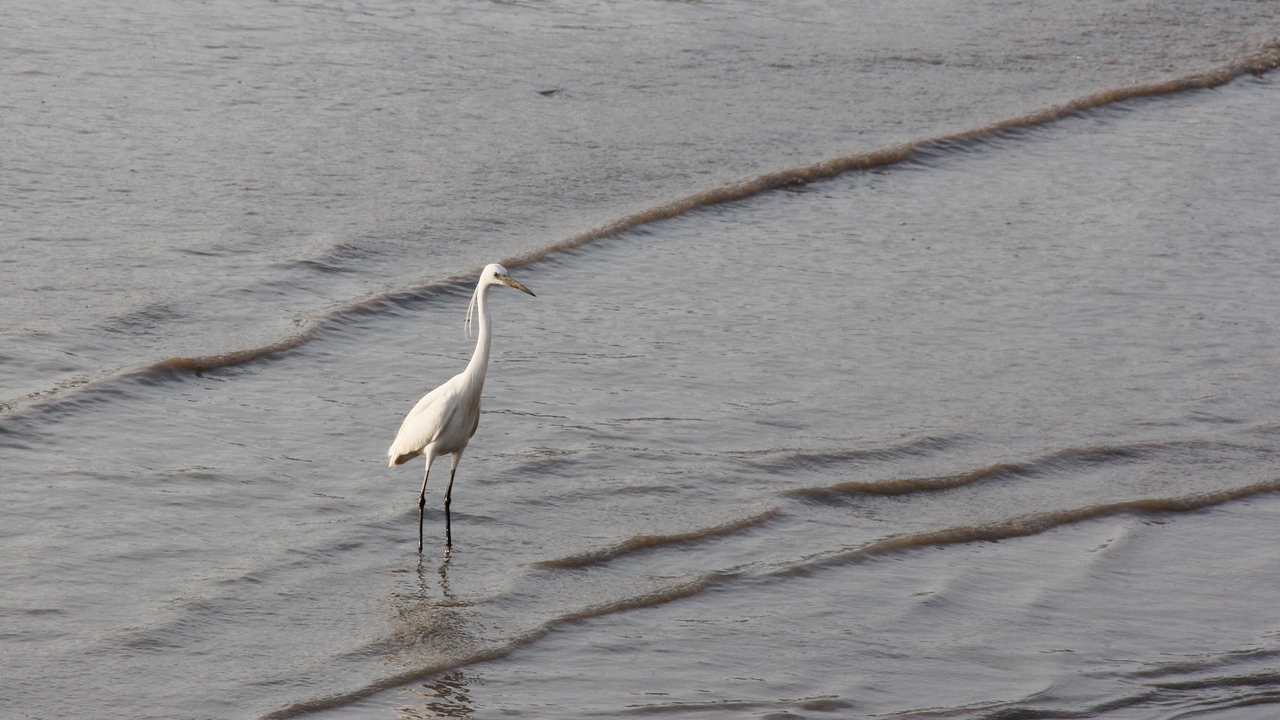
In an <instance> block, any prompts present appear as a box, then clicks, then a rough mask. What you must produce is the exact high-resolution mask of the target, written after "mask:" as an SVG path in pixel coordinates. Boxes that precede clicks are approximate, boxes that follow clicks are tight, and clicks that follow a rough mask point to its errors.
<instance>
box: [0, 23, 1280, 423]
mask: <svg viewBox="0 0 1280 720" xmlns="http://www.w3.org/2000/svg"><path fill="white" fill-rule="evenodd" d="M1277 67H1280V41H1273V42H1272V43H1271V44H1268V45H1266V46H1264V47H1263V48H1262V49H1261V50H1260V51H1258V52H1256V53H1254V54H1252V55H1248V56H1246V57H1244V58H1242V59H1241V60H1239V61H1237V62H1234V63H1230V64H1227V65H1223V66H1221V67H1218V68H1216V69H1214V70H1210V71H1208V72H1204V73H1199V74H1194V75H1188V76H1183V77H1178V78H1173V79H1170V80H1165V81H1162V82H1156V83H1148V84H1142V85H1131V86H1127V87H1121V88H1114V89H1110V90H1103V91H1100V92H1096V93H1093V94H1090V95H1086V96H1084V97H1081V98H1077V99H1075V100H1070V101H1068V102H1065V103H1062V104H1059V105H1054V106H1051V107H1048V108H1044V109H1042V110H1037V111H1035V112H1032V113H1029V114H1026V115H1022V116H1019V117H1015V118H1010V119H1007V120H1001V121H998V122H993V123H990V124H987V125H983V126H980V127H976V128H972V129H969V130H963V131H960V132H956V133H951V134H948V135H941V136H937V137H933V138H926V139H922V140H914V141H909V142H905V143H902V144H900V145H895V146H893V147H889V148H883V149H880V150H873V151H870V152H864V153H858V154H855V155H847V156H842V157H837V158H832V159H829V160H825V161H822V162H819V163H815V164H812V165H806V166H803V167H797V168H791V169H788V170H780V171H776V172H770V173H765V174H763V175H759V176H757V177H754V178H751V179H748V180H743V181H741V182H737V183H733V184H730V185H726V186H724V187H719V188H715V189H712V190H707V191H704V192H700V193H696V194H693V195H690V196H687V197H685V198H681V199H679V200H675V201H673V202H670V203H666V204H664V205H660V206H657V207H654V208H650V209H648V210H644V211H641V212H638V213H634V214H631V215H627V216H625V217H622V218H619V219H617V220H615V221H613V222H611V223H608V224H607V225H604V226H601V227H598V228H595V229H592V230H588V231H586V232H583V233H580V234H578V235H575V236H573V237H570V238H568V239H565V240H563V241H561V242H558V243H554V244H552V245H548V246H546V247H543V248H540V249H538V250H532V251H529V252H526V253H522V254H519V255H515V256H513V257H509V258H506V259H504V260H502V261H501V263H502V264H503V265H506V266H507V267H509V268H517V267H522V266H525V265H529V264H532V263H536V262H538V261H540V260H542V259H544V258H546V257H547V256H549V255H553V254H556V253H561V252H564V251H566V250H571V249H573V248H578V247H581V246H583V245H586V244H588V243H592V242H595V241H597V240H601V239H604V238H609V237H613V236H615V235H618V234H620V233H623V232H625V231H628V230H631V229H634V228H637V227H639V226H641V225H646V224H649V223H653V222H657V221H659V220H666V219H670V218H674V217H676V216H679V215H683V214H685V213H688V212H691V211H694V210H697V209H699V208H704V207H708V206H711V205H718V204H722V203H729V202H736V201H739V200H745V199H747V198H750V197H753V196H755V195H759V194H761V193H765V192H769V191H771V190H778V189H783V188H790V187H795V186H799V185H807V184H809V183H813V182H817V181H820V180H827V179H830V178H834V177H836V176H838V175H842V174H844V173H849V172H855V171H866V170H874V169H878V168H884V167H888V166H892V165H898V164H901V163H904V162H906V161H908V160H912V159H915V158H918V157H919V156H921V155H922V154H924V153H928V154H936V153H938V152H947V151H959V150H963V149H964V148H965V147H966V146H967V144H970V143H971V142H972V141H974V140H979V139H983V138H989V137H992V136H997V135H1000V134H1003V133H1009V132H1011V131H1016V130H1020V129H1026V128H1031V127H1036V126H1039V125H1045V124H1048V123H1052V122H1055V121H1058V120H1061V119H1064V118H1067V117H1070V116H1073V115H1076V114H1078V113H1081V112H1083V111H1086V110H1091V109H1094V108H1099V107H1102V106H1105V105H1110V104H1114V103H1118V102H1123V101H1125V100H1132V99H1136V98H1144V97H1152V96H1159V95H1170V94H1174V93H1181V92H1187V91H1191V90H1202V89H1208V88H1213V87H1218V86H1220V85H1224V84H1226V83H1228V82H1230V81H1232V80H1234V79H1236V78H1238V77H1241V76H1243V75H1246V74H1252V75H1255V76H1261V75H1263V74H1264V73H1267V72H1269V71H1271V70H1274V69H1276V68H1277ZM478 274H479V271H478V270H477V271H475V272H473V273H469V274H466V275H455V276H452V277H449V278H447V279H444V280H440V281H437V282H432V283H428V284H424V285H420V286H416V287H413V288H407V289H403V290H397V291H392V292H387V293H382V294H378V295H372V296H368V297H365V298H361V299H359V300H356V301H353V302H350V303H347V304H345V305H342V306H340V307H337V308H336V309H332V310H329V311H328V312H327V313H325V314H323V315H321V316H318V317H316V318H313V319H312V320H311V321H310V322H308V323H306V324H305V325H304V326H303V327H302V329H300V330H299V331H298V332H296V333H293V334H291V335H289V336H287V337H285V338H282V339H280V340H278V341H276V342H274V343H270V344H267V345H264V346H261V347H256V348H248V349H242V350H233V351H228V352H223V353H217V354H212V355H201V356H191V357H171V358H167V359H164V360H160V361H158V362H155V363H152V364H151V365H149V366H146V367H142V368H133V369H130V370H127V371H125V372H124V373H123V376H124V377H127V376H139V375H146V376H152V377H155V378H160V377H164V376H166V375H171V374H172V373H174V372H175V371H179V372H193V373H197V374H199V373H204V372H209V371H213V370H218V369H222V368H228V367H234V366H237V365H244V364H246V363H251V362H255V361H258V360H261V359H263V358H268V357H272V356H276V355H279V354H281V353H285V352H288V351H290V350H294V349H296V348H298V347H301V346H303V345H305V344H307V343H309V342H311V341H312V340H314V339H315V338H316V337H317V336H318V335H320V334H321V331H322V330H323V329H324V328H325V327H326V326H329V325H336V324H339V323H341V322H342V321H344V320H346V319H348V318H350V317H353V316H359V315H364V314H369V313H373V312H380V311H383V310H386V309H388V308H392V307H403V306H406V305H409V304H415V303H417V302H421V301H422V300H424V299H426V298H433V297H436V296H439V295H443V294H454V293H462V294H463V295H466V294H468V288H469V286H470V285H471V284H472V283H473V282H474V280H475V278H476V277H477V276H478ZM115 377H122V376H115ZM112 379H114V378H108V379H106V380H96V381H94V382H90V383H87V384H81V385H77V386H76V388H78V389H79V390H80V391H84V390H86V389H89V388H92V387H93V386H95V385H98V384H100V383H102V382H110V381H111V380H112ZM59 394H60V391H58V390H50V391H48V392H38V393H32V394H30V395H28V396H26V397H25V398H20V399H15V400H10V401H4V402H0V412H7V413H13V412H15V411H16V410H18V409H19V408H21V407H31V406H33V405H34V406H40V405H43V404H45V403H47V402H49V401H50V398H51V397H53V396H57V395H59Z"/></svg>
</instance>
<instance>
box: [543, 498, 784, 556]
mask: <svg viewBox="0 0 1280 720" xmlns="http://www.w3.org/2000/svg"><path fill="white" fill-rule="evenodd" d="M781 512H782V511H781V510H780V509H778V508H770V509H768V510H765V511H764V512H761V513H756V514H755V515H750V516H747V517H745V518H742V519H740V520H734V521H731V522H727V523H723V524H720V525H714V526H712V527H709V528H702V529H700V530H691V531H689V532H684V533H675V534H673V535H633V536H632V537H629V538H627V539H626V540H623V541H622V542H620V543H618V544H616V545H611V546H609V547H606V548H600V549H599V550H591V551H588V552H585V553H580V554H578V555H570V556H568V557H563V558H558V559H555V560H543V561H540V562H536V563H532V564H533V566H534V567H544V568H577V567H586V566H587V565H595V564H597V563H602V562H608V561H610V560H613V559H614V558H617V557H620V556H622V555H627V554H630V553H633V552H637V551H640V550H648V549H650V548H656V547H662V546H663V545H675V544H680V543H694V542H699V541H702V540H707V539H710V538H713V537H721V536H724V535H732V534H734V533H737V532H740V531H742V530H746V529H748V528H753V527H756V526H758V525H761V524H763V523H766V522H768V521H769V520H772V519H773V518H775V517H777V516H778V515H779V514H780V513H781Z"/></svg>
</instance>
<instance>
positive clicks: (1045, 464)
mask: <svg viewBox="0 0 1280 720" xmlns="http://www.w3.org/2000/svg"><path fill="white" fill-rule="evenodd" d="M1188 444H1190V445H1206V444H1209V443H1204V442H1200V441H1196V442H1193V443H1173V442H1164V443H1140V444H1134V445H1101V446H1094V447H1083V448H1067V449H1065V450H1059V451H1057V452H1053V453H1049V454H1047V455H1042V456H1040V457H1036V458H1032V459H1030V460H1024V461H1021V462H1002V463H995V464H993V465H987V466H985V467H980V468H978V469H976V470H970V471H967V472H962V473H955V474H951V475H939V476H936V477H917V478H898V479H893V480H877V481H871V482H860V481H852V482H842V483H836V484H835V485H825V486H821V487H807V488H799V489H796V490H789V491H787V493H786V495H788V496H790V497H795V498H800V499H804V500H810V501H814V502H820V503H828V504H836V503H839V502H842V501H843V500H845V499H846V498H848V497H851V496H859V495H883V496H894V495H909V494H912V493H918V492H938V491H941V490H950V489H952V488H958V487H964V486H966V485H972V484H974V483H978V482H983V481H993V480H1006V479H1012V478H1027V477H1036V476H1041V475H1046V474H1048V473H1051V472H1061V471H1070V470H1074V469H1078V468H1080V467H1082V466H1089V465H1104V464H1111V463H1117V462H1122V463H1123V462H1134V461H1137V460H1143V459H1147V458H1149V457H1150V456H1151V455H1153V454H1156V453H1160V452H1166V451H1171V450H1176V449H1181V448H1182V447H1186V446H1187V445H1188ZM1214 444H1215V445H1221V444H1222V443H1214ZM819 457H820V458H821V459H824V460H825V459H827V458H829V457H831V456H830V455H829V454H824V455H821V456H819ZM810 461H811V459H810V456H807V455H799V456H797V457H795V458H794V459H792V462H793V463H796V464H801V465H807V464H809V463H810Z"/></svg>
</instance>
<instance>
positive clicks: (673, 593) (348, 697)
mask: <svg viewBox="0 0 1280 720" xmlns="http://www.w3.org/2000/svg"><path fill="white" fill-rule="evenodd" d="M1273 492H1280V478H1277V479H1273V480H1268V481H1264V482H1259V483H1254V484H1252V485H1245V486H1242V487H1238V488H1233V489H1229V490H1221V491H1217V492H1210V493H1200V494H1194V495H1186V496H1182V497H1173V498H1141V499H1136V500H1126V501H1121V502H1115V503H1107V504H1102V505H1093V506H1088V507H1083V508H1076V509H1070V510H1060V511H1054V512H1047V513H1040V514H1036V515H1030V516H1027V517H1022V518H1014V519H1011V520H1007V521H1004V522H999V523H992V524H987V525H977V526H958V527H951V528H945V529H942V530H935V531H929V532H922V533H912V534H907V535H900V536H896V537H889V538H885V539H882V540H876V541H873V542H871V543H867V544H863V545H860V546H858V547H855V548H851V549H844V550H839V551H835V552H830V553H823V554H821V555H819V556H810V557H807V558H800V559H799V560H797V561H794V562H792V563H789V564H787V565H785V566H784V567H782V568H778V569H774V570H771V571H765V572H753V570H757V569H758V568H753V566H751V565H747V566H741V567H736V568H730V569H727V570H721V571H714V572H709V573H705V574H702V575H696V576H686V578H684V579H682V580H680V581H677V582H674V583H672V584H671V585H668V586H666V587H663V588H659V589H656V590H652V591H650V592H646V593H642V594H639V595H635V596H630V597H625V598H621V599H618V600H614V601H610V602H605V603H600V604H597V605H591V606H588V607H584V608H580V609H576V610H570V611H568V612H565V613H563V614H561V615H559V616H557V617H555V618H552V619H550V620H548V621H546V622H544V623H542V624H541V625H539V626H538V627H537V628H535V629H533V630H530V631H528V632H525V633H523V634H520V635H518V636H516V637H514V638H511V639H510V640H508V641H506V642H504V643H500V644H496V645H491V646H489V647H485V648H474V647H472V648H469V649H468V650H467V651H466V652H460V653H457V654H455V655H453V656H447V657H442V658H439V659H437V660H435V661H433V662H428V663H423V664H421V665H419V666H418V667H416V668H414V669H412V670H409V671H406V672H403V673H398V674H395V675H391V676H388V677H386V678H383V679H380V680H378V681H376V682H374V683H370V684H368V685H366V686H363V687H361V688H358V689H355V690H352V691H349V692H345V693H340V694H334V695H329V696H325V697H322V698H318V699H315V700H307V701H303V702H298V703H294V704H292V705H289V706H287V707H285V708H281V709H280V710H276V711H274V712H271V713H269V714H267V715H265V716H264V720H283V719H284V718H293V717H298V716H302V715H307V714H310V713H313V712H318V711H321V710H327V709H332V708H336V707H341V706H344V705H348V704H351V703H354V702H356V701H358V700H362V699H364V698H367V697H369V696H371V695H374V694H376V693H379V692H382V691H384V690H390V689H393V688H396V687H400V686H403V685H407V684H409V683H412V682H416V681H419V680H422V679H424V678H427V677H429V676H432V675H436V674H439V673H442V672H446V671H449V670H455V669H457V668H460V667H465V666H468V665H474V664H477V663H481V662H486V661H489V660H496V659H499V658H503V657H506V656H507V655H510V654H511V653H512V652H514V651H515V650H517V649H519V648H521V647H523V646H525V645H529V644H531V643H533V642H535V641H537V640H538V639H540V638H542V637H543V636H545V635H547V634H548V633H549V632H551V631H552V630H554V629H555V628H556V627H558V626H560V625H564V624H567V623H571V622H575V621H579V620H586V619H590V618H595V617H601V616H604V615H611V614H613V613H618V612H623V611H627V610H635V609H640V608H646V607H655V606H658V605H664V604H666V603H669V602H673V601H675V600H681V599H684V598H687V597H692V596H694V595H697V594H699V593H702V592H703V591H705V590H708V589H710V588H712V587H716V586H718V585H723V584H725V583H727V582H730V581H732V580H734V579H735V578H741V577H744V576H747V575H749V574H754V575H756V576H757V577H764V578H773V579H782V578H786V577H790V576H796V575H802V574H808V573H812V572H815V571H819V570H822V569H825V568H828V567H834V566H838V565H846V564H850V563H854V562H859V561H864V560H870V559H873V558H876V557H880V556H884V555H889V554H892V553H897V552H910V551H912V550H915V549H917V548H922V547H928V546H940V545H942V546H945V545H959V544H967V543H972V542H992V541H996V540H1004V539H1009V538H1016V537H1023V536H1028V535H1035V534H1039V533H1043V532H1046V531H1048V530H1052V529H1053V528H1056V527H1060V526H1063V525H1069V524H1074V523H1080V522H1085V521H1088V520H1094V519H1097V518H1101V517H1107V516H1111V515H1121V514H1167V513H1184V512H1194V511H1197V510H1203V509H1205V508H1209V507H1213V506H1217V505H1222V504H1225V503H1229V502H1233V501H1236V500H1242V499H1245V498H1248V497H1252V496H1255V495H1261V494H1264V493H1273ZM777 514H778V511H776V510H773V511H766V512H764V513H759V514H757V515H753V516H750V517H748V518H744V519H742V520H739V521H735V522H731V523H725V524H723V525H718V526H715V527H714V528H709V529H707V530H703V531H696V532H692V533H687V534H684V535H688V536H690V537H691V538H692V537H695V536H698V537H710V536H712V534H729V533H731V532H735V531H737V530H739V529H743V528H746V527H752V526H753V525H758V524H760V523H763V522H766V521H767V520H769V519H770V518H772V517H774V516H776V515H777ZM717 531H718V533H717ZM709 533H710V534H709ZM684 535H671V536H656V537H659V538H665V539H668V541H669V542H679V541H680V540H679V539H678V538H680V537H684ZM641 537H644V536H641ZM695 539H696V538H695ZM634 540H635V539H634V538H633V539H632V541H626V542H623V543H620V544H619V545H617V546H614V547H613V548H611V549H607V550H604V551H600V552H596V553H585V554H583V555H578V556H571V557H569V558H565V559H561V560H552V561H547V562H545V563H538V565H541V566H544V567H551V568H573V567H580V566H582V565H585V564H588V563H590V562H599V561H601V560H604V559H608V558H607V557H605V556H606V555H609V553H611V552H612V553H614V554H613V555H612V556H611V557H616V556H617V555H619V554H622V552H628V551H629V550H627V549H626V548H629V547H631V546H632V545H633V544H634V545H635V546H636V549H640V548H643V547H655V546H656V545H658V544H661V543H654V544H646V543H645V542H644V541H640V542H634V543H633V541H634ZM618 550H621V552H615V551H618ZM597 558H599V559H597ZM399 644H402V643H401V642H400V641H396V640H394V639H392V640H388V641H381V642H375V643H373V644H372V645H370V647H369V648H368V649H367V651H368V652H374V653H376V652H379V651H382V650H385V649H386V648H387V647H389V646H393V645H399ZM1250 657H1252V656H1250ZM1206 667H1207V666H1206ZM1197 669H1200V665H1195V666H1194V667H1193V666H1182V665H1179V666H1170V667H1169V668H1165V669H1163V670H1162V671H1160V672H1155V671H1140V672H1139V673H1137V674H1135V677H1138V676H1142V675H1146V676H1147V677H1149V678H1150V679H1151V680H1155V679H1156V678H1160V679H1159V680H1157V681H1156V682H1151V681H1150V680H1148V681H1147V682H1145V683H1144V684H1145V685H1146V686H1147V689H1145V690H1144V691H1142V692H1139V693H1136V694H1134V695H1132V696H1128V697H1124V698H1119V699H1115V700H1111V701H1108V702H1106V703H1103V704H1101V705H1098V706H1095V707H1091V708H1088V709H1085V710H1080V711H1063V710H1061V709H1044V708H1035V707H1028V706H1026V705H1025V704H1012V705H1007V706H992V705H987V706H985V707H972V706H971V707H967V708H955V709H954V711H955V712H947V713H938V712H937V711H930V712H929V713H926V714H925V715H924V716H928V717H980V718H984V719H987V720H997V719H998V720H1008V719H1011V718H1028V719H1032V718H1050V717H1095V716H1097V715H1101V714H1105V713H1106V712H1107V711H1110V710H1115V709H1120V708H1124V707H1130V706H1133V705H1139V704H1143V703H1146V702H1150V701H1152V699H1153V698H1157V697H1159V696H1161V693H1169V692H1187V691H1194V690H1199V689H1205V688H1209V689H1222V688H1230V687H1261V688H1264V689H1265V688H1269V687H1271V686H1272V685H1273V684H1275V683H1277V680H1276V677H1277V676H1275V675H1274V674H1272V673H1251V674H1247V675H1240V676H1224V677H1219V678H1210V679H1205V680H1185V681H1184V680H1175V679H1165V678H1167V677H1168V676H1169V675H1179V674H1185V673H1186V672H1188V671H1195V670H1197ZM1276 701H1280V697H1273V696H1272V695H1271V694H1270V693H1264V694H1263V696H1260V697H1256V698H1253V699H1252V700H1251V702H1276ZM1219 706H1221V705H1220V704H1215V707H1219ZM687 709H689V708H686V707H671V708H665V707H662V706H654V707H652V708H650V709H649V710H647V711H646V710H643V709H637V712H654V713H661V712H664V711H668V710H669V711H678V710H687ZM709 709H710V708H709ZM1064 712H1067V713H1074V714H1062V713H1064ZM1055 713H1056V714H1055ZM901 717H904V718H905V717H921V715H919V714H912V713H907V714H906V715H903V716H901Z"/></svg>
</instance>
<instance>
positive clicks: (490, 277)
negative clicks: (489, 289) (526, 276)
mask: <svg viewBox="0 0 1280 720" xmlns="http://www.w3.org/2000/svg"><path fill="white" fill-rule="evenodd" d="M480 282H481V283H483V284H486V285H506V286H508V287H513V288H515V289H517V290H520V291H522V292H526V293H529V294H530V295H533V291H532V290H530V289H529V288H527V287H525V286H523V285H521V284H520V283H518V282H516V279H515V278H513V277H511V275H509V274H508V273H507V269H506V268H504V267H502V266H501V265H499V264H498V263H490V264H488V265H485V266H484V270H482V271H480ZM534 297H537V296H536V295H534Z"/></svg>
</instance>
